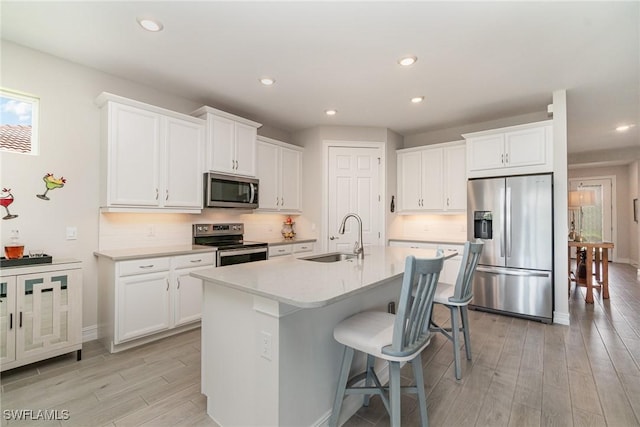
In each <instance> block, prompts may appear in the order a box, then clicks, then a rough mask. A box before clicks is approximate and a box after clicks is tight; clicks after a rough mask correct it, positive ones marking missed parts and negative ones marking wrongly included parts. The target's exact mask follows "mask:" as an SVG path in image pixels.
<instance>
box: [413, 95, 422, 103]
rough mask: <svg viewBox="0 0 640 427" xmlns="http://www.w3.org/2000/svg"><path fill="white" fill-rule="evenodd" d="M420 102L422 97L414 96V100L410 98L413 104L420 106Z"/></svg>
mask: <svg viewBox="0 0 640 427" xmlns="http://www.w3.org/2000/svg"><path fill="white" fill-rule="evenodd" d="M422 101H424V96H416V97H414V98H411V102H413V103H414V104H420V103H421V102H422Z"/></svg>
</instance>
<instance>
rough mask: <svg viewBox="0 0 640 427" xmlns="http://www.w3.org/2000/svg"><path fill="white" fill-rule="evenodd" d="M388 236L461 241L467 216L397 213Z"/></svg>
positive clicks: (465, 232) (465, 227) (464, 233)
mask: <svg viewBox="0 0 640 427" xmlns="http://www.w3.org/2000/svg"><path fill="white" fill-rule="evenodd" d="M388 238H389V239H415V240H431V241H443V242H447V241H452V242H463V241H466V240H467V216H466V215H398V216H397V217H396V218H395V220H394V222H393V224H392V227H391V228H390V233H389V236H388Z"/></svg>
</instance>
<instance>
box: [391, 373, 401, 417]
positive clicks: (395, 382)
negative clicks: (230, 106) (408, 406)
mask: <svg viewBox="0 0 640 427" xmlns="http://www.w3.org/2000/svg"><path fill="white" fill-rule="evenodd" d="M389 404H390V405H389V406H390V407H391V414H390V417H391V427H400V362H389Z"/></svg>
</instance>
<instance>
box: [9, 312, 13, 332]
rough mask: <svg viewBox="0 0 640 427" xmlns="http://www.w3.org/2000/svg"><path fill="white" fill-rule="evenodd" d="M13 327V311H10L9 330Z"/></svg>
mask: <svg viewBox="0 0 640 427" xmlns="http://www.w3.org/2000/svg"><path fill="white" fill-rule="evenodd" d="M11 329H13V313H9V330H11Z"/></svg>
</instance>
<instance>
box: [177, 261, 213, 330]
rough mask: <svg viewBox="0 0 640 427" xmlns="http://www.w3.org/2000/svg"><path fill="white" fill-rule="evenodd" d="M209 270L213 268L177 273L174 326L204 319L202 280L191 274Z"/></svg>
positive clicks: (183, 270) (193, 269) (184, 270)
mask: <svg viewBox="0 0 640 427" xmlns="http://www.w3.org/2000/svg"><path fill="white" fill-rule="evenodd" d="M208 268H211V266H206V267H201V268H189V269H181V270H177V271H176V273H175V285H176V289H175V297H174V299H173V302H174V304H173V326H179V325H183V324H185V323H190V322H195V321H197V320H200V317H202V292H203V290H202V279H197V278H195V277H192V276H190V273H192V272H194V271H198V270H204V269H208Z"/></svg>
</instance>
